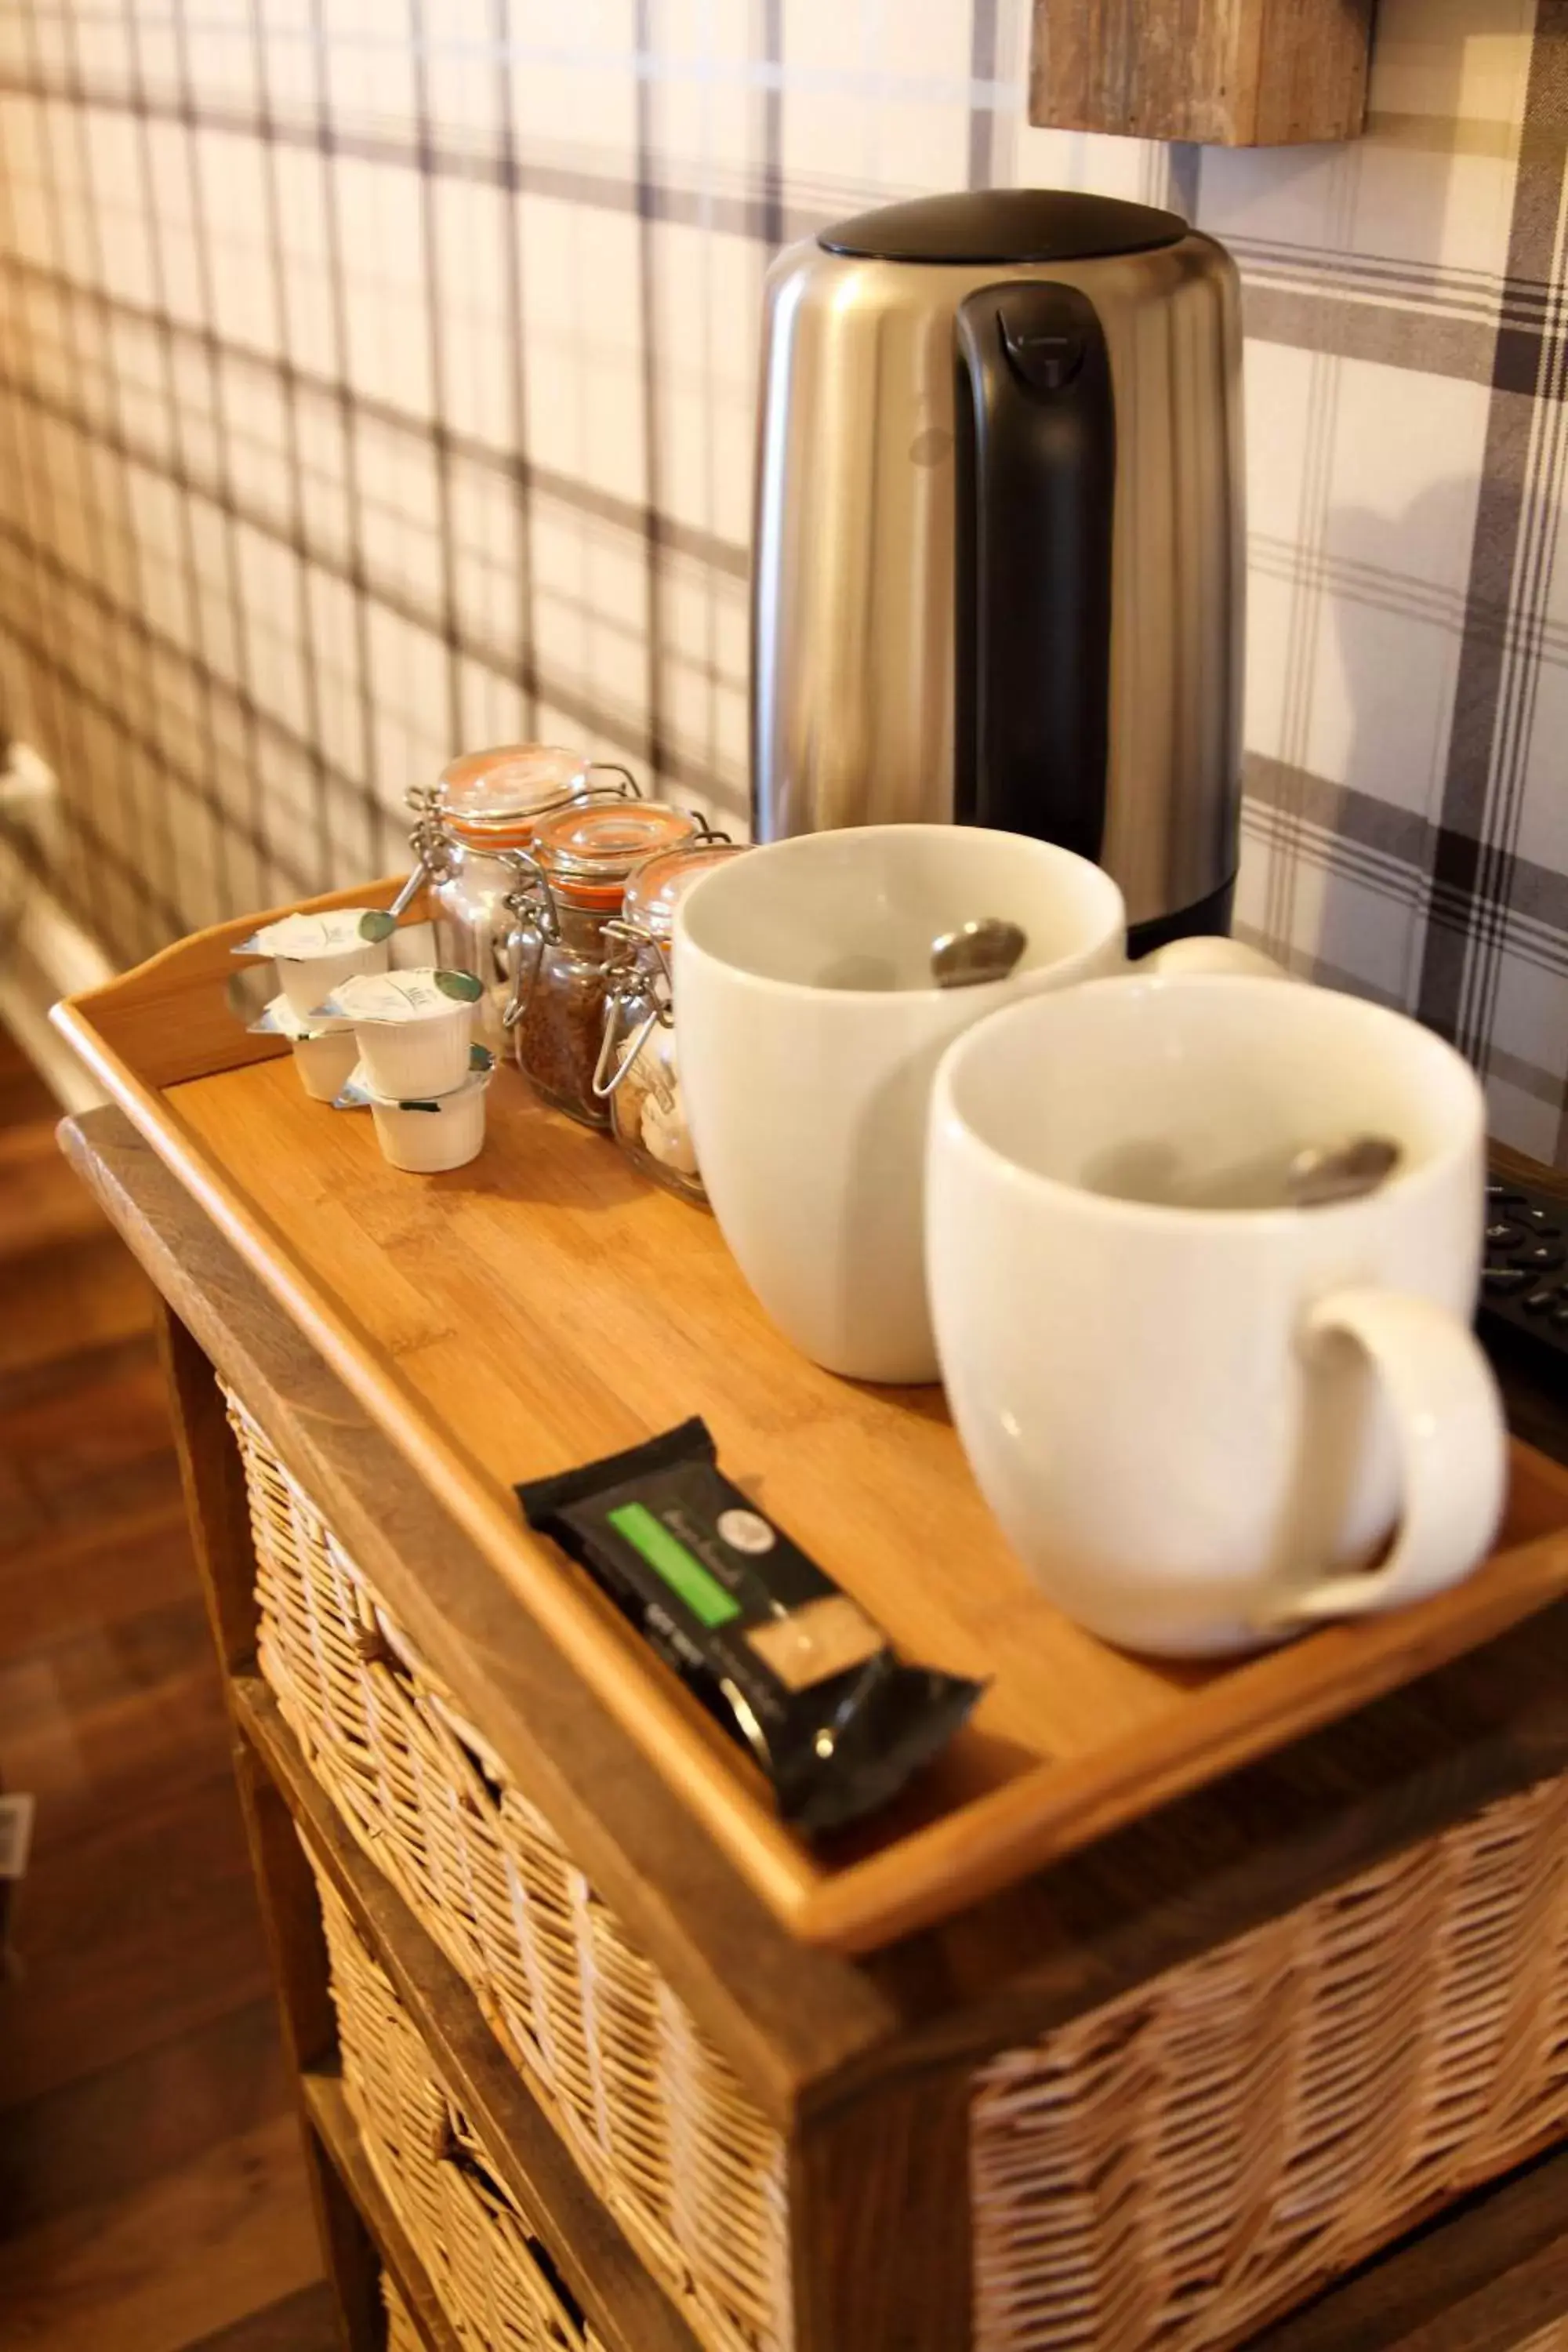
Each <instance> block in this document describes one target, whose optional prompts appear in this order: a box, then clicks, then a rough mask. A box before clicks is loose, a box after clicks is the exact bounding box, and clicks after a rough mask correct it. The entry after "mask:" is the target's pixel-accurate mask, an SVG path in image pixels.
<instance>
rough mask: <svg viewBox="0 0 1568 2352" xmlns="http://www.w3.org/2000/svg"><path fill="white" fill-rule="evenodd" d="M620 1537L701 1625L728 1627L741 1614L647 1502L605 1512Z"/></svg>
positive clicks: (718, 1583) (712, 1576) (719, 1585)
mask: <svg viewBox="0 0 1568 2352" xmlns="http://www.w3.org/2000/svg"><path fill="white" fill-rule="evenodd" d="M605 1517H606V1518H607V1519H608V1521H609V1523H610V1525H611V1527H613V1528H615V1530H616V1534H617V1535H618V1536H624V1537H625V1538H626V1542H627V1543H629V1544H631V1545H632V1546H633V1547H634V1549H636V1550H637V1551H638V1552H640V1553H641V1555H642V1557H643V1559H646V1560H647V1564H648V1566H649V1567H650V1568H651V1569H652V1570H654V1572H655V1574H656V1575H658V1576H660V1577H662V1578H663V1580H664V1581H665V1583H666V1584H668V1587H669V1589H670V1591H672V1592H674V1593H676V1594H677V1595H679V1598H680V1599H681V1600H682V1601H685V1603H686V1605H687V1607H688V1608H689V1610H690V1612H691V1613H692V1615H693V1616H694V1617H695V1618H696V1620H697V1622H698V1623H699V1624H700V1625H709V1626H711V1625H727V1624H728V1623H729V1622H730V1620H731V1617H738V1616H739V1615H740V1613H741V1604H740V1602H739V1601H737V1600H736V1599H735V1597H734V1595H733V1594H732V1593H730V1592H726V1591H725V1590H724V1587H723V1586H722V1585H721V1583H720V1581H719V1580H718V1578H717V1577H716V1576H714V1575H712V1574H710V1571H709V1570H707V1569H705V1568H704V1567H703V1565H702V1562H701V1561H700V1559H698V1557H697V1555H696V1553H695V1552H689V1551H688V1550H687V1549H686V1546H685V1545H684V1544H683V1543H682V1542H681V1541H680V1540H679V1538H678V1537H676V1536H672V1535H671V1534H670V1532H669V1529H668V1528H667V1527H666V1526H665V1524H664V1522H663V1520H662V1519H657V1518H655V1517H654V1515H653V1513H652V1512H651V1511H650V1510H649V1509H648V1507H647V1504H646V1503H622V1504H621V1505H620V1507H619V1508H618V1509H616V1510H614V1511H609V1512H606V1513H605Z"/></svg>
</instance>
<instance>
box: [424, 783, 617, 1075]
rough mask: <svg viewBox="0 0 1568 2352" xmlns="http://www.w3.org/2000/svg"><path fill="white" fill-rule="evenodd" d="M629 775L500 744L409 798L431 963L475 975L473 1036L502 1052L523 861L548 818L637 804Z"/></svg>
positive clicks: (447, 969)
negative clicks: (592, 804)
mask: <svg viewBox="0 0 1568 2352" xmlns="http://www.w3.org/2000/svg"><path fill="white" fill-rule="evenodd" d="M590 797H592V798H594V799H595V800H597V799H601V798H603V799H609V800H621V799H635V798H636V797H637V785H636V783H635V782H633V780H632V776H631V773H630V772H629V771H628V770H627V769H626V768H621V767H617V766H615V765H613V764H612V763H611V762H609V761H602V760H590V759H588V758H587V757H586V756H585V754H584V753H583V752H581V751H566V750H563V748H562V747H561V746H560V745H558V744H553V743H501V744H498V745H496V746H494V747H493V748H492V749H490V750H489V751H466V752H464V753H463V755H462V756H461V758H459V759H456V760H453V761H449V762H448V764H447V766H446V767H445V768H443V769H442V771H441V773H440V774H439V776H438V777H437V780H436V782H435V784H434V786H433V787H432V788H431V789H430V790H429V791H427V792H420V793H410V795H409V802H410V805H411V806H412V807H413V808H414V809H415V810H416V813H417V816H418V823H417V824H416V827H415V830H414V833H413V835H412V836H411V839H412V843H413V846H414V849H415V852H416V856H417V857H418V860H419V866H420V869H421V870H422V871H423V872H424V873H425V874H426V876H427V877H429V881H430V908H431V916H432V919H433V921H434V923H435V927H436V952H435V961H436V962H437V964H439V965H441V966H442V967H443V969H445V970H446V971H471V972H472V973H473V974H474V976H475V978H476V979H477V980H479V982H481V984H482V986H483V988H484V990H485V994H484V996H483V998H482V999H481V1000H480V1003H479V1013H478V1015H477V1017H476V1024H475V1034H476V1035H478V1036H479V1037H481V1038H483V1040H484V1042H485V1043H486V1044H487V1045H489V1046H491V1047H492V1049H493V1048H495V1047H497V1046H499V1045H500V1043H501V1034H500V1032H501V1013H502V1011H503V1009H504V1007H505V1004H506V1000H507V995H508V992H509V987H510V982H509V977H508V970H507V941H508V939H509V937H510V932H511V928H512V920H513V917H512V911H511V908H510V906H509V905H508V903H507V902H508V898H509V897H510V894H511V893H513V892H515V891H516V890H517V889H518V888H519V887H520V886H521V884H522V883H523V882H525V881H526V880H527V879H528V878H529V876H528V872H527V869H525V868H524V867H523V866H521V865H520V863H519V859H518V853H519V852H520V851H524V850H526V849H527V848H528V846H529V845H530V843H531V841H532V839H533V833H534V827H535V826H536V825H537V824H538V822H539V820H540V818H541V817H542V816H546V815H548V814H551V812H552V811H553V810H555V809H559V808H564V807H566V806H568V805H569V804H570V803H572V802H574V801H576V800H582V799H585V798H590Z"/></svg>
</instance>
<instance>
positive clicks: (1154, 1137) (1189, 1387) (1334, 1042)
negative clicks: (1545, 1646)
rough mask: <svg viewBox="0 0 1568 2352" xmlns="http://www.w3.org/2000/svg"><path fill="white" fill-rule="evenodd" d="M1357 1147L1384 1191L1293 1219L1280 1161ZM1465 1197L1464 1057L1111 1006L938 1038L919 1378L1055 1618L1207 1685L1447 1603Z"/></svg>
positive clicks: (1485, 1472)
mask: <svg viewBox="0 0 1568 2352" xmlns="http://www.w3.org/2000/svg"><path fill="white" fill-rule="evenodd" d="M1366 1134H1372V1135H1380V1136H1386V1137H1389V1138H1391V1139H1393V1140H1394V1141H1395V1142H1396V1143H1397V1144H1398V1145H1399V1147H1400V1150H1401V1155H1402V1157H1401V1161H1400V1164H1399V1166H1398V1167H1397V1169H1396V1171H1395V1172H1394V1176H1393V1177H1392V1178H1391V1179H1390V1181H1387V1182H1386V1183H1384V1184H1383V1185H1382V1186H1381V1187H1380V1188H1379V1189H1378V1190H1376V1191H1375V1192H1371V1193H1368V1194H1366V1195H1364V1196H1363V1198H1361V1199H1357V1200H1349V1201H1343V1202H1339V1203H1337V1204H1334V1205H1330V1206H1322V1207H1316V1208H1304V1209H1302V1208H1294V1207H1291V1206H1289V1205H1285V1204H1283V1196H1282V1190H1281V1178H1282V1176H1283V1173H1284V1171H1285V1170H1286V1169H1287V1167H1288V1166H1289V1161H1290V1159H1291V1158H1292V1156H1293V1155H1294V1154H1295V1153H1296V1152H1297V1151H1298V1150H1301V1149H1303V1148H1306V1147H1309V1146H1312V1145H1319V1144H1328V1145H1332V1144H1334V1143H1336V1142H1340V1141H1343V1140H1345V1139H1349V1138H1352V1137H1354V1136H1357V1135H1366ZM1484 1184H1485V1107H1484V1101H1483V1097H1482V1095H1481V1090H1480V1087H1479V1085H1478V1083H1477V1081H1476V1078H1475V1076H1473V1074H1472V1072H1471V1071H1470V1070H1469V1068H1468V1066H1467V1065H1466V1064H1465V1063H1464V1062H1463V1061H1462V1060H1461V1058H1460V1056H1459V1055H1458V1054H1456V1053H1455V1052H1454V1050H1453V1048H1452V1047H1451V1046H1448V1045H1445V1044H1443V1042H1442V1041H1441V1039H1439V1038H1437V1037H1435V1036H1433V1035H1431V1034H1430V1033H1429V1032H1428V1031H1426V1030H1425V1029H1423V1028H1421V1027H1420V1026H1419V1024H1417V1023H1415V1022H1414V1021H1411V1020H1407V1019H1406V1018H1405V1016H1404V1015H1403V1014H1401V1013H1391V1012H1388V1011H1386V1010H1384V1007H1382V1006H1381V1005H1376V1004H1368V1003H1363V1002H1362V1001H1361V1000H1360V999H1358V998H1355V997H1351V996H1343V995H1340V994H1337V993H1336V992H1333V991H1331V990H1328V989H1319V988H1293V987H1283V988H1282V987H1280V986H1279V985H1278V984H1277V983H1269V982H1257V981H1252V980H1234V979H1232V980H1224V981H1215V980H1213V979H1202V978H1198V979H1193V978H1185V979H1177V978H1169V979H1143V978H1142V977H1141V976H1138V975H1133V976H1131V977H1127V978H1122V979H1118V980H1107V981H1103V982H1093V983H1091V984H1090V985H1089V986H1088V987H1085V988H1079V989H1075V990H1073V991H1072V992H1070V994H1068V995H1066V996H1062V997H1058V998H1053V999H1052V1000H1051V1001H1050V1002H1049V1003H1038V1004H1026V1005H1020V1006H1017V1007H1016V1008H1015V1009H1014V1010H1012V1011H1010V1012H1007V1013H1002V1014H1001V1015H999V1016H998V1018H997V1019H996V1020H994V1021H993V1022H990V1023H988V1024H986V1026H985V1028H984V1030H983V1031H982V1030H977V1031H975V1032H974V1033H973V1034H971V1035H969V1036H967V1037H964V1038H963V1039H961V1040H960V1041H959V1043H958V1044H957V1045H954V1047H953V1048H952V1051H951V1052H950V1053H949V1054H948V1055H947V1057H946V1058H945V1060H944V1061H943V1064H942V1068H941V1070H940V1072H939V1073H938V1076H937V1081H936V1087H935V1092H934V1097H933V1101H932V1108H931V1167H930V1175H929V1195H928V1197H929V1244H930V1276H931V1302H932V1309H933V1313H934V1317H935V1321H936V1329H937V1336H938V1339H939V1342H940V1346H941V1351H942V1376H943V1378H944V1380H945V1381H946V1383H947V1391H948V1398H949V1402H951V1404H952V1414H953V1419H954V1421H955V1422H956V1423H957V1425H958V1432H959V1435H960V1437H961V1438H962V1440H963V1447H964V1451H965V1453H966V1454H968V1456H969V1461H970V1465H971V1466H972V1468H973V1471H974V1475H975V1477H976V1478H977V1480H978V1481H979V1484H980V1487H981V1490H982V1492H983V1493H984V1496H985V1498H986V1501H987V1502H988V1503H989V1504H990V1506H991V1507H992V1509H993V1510H994V1513H995V1514H996V1517H997V1518H998V1519H999V1520H1000V1521H1001V1524H1002V1527H1003V1528H1004V1530H1005V1533H1006V1534H1007V1536H1008V1538H1010V1540H1011V1542H1012V1544H1013V1546H1014V1549H1016V1551H1017V1552H1018V1554H1019V1556H1020V1557H1021V1559H1023V1560H1024V1562H1025V1564H1026V1566H1027V1567H1028V1568H1029V1570H1031V1572H1032V1573H1033V1575H1034V1577H1035V1579H1036V1580H1037V1583H1038V1584H1039V1585H1040V1586H1041V1587H1042V1588H1043V1589H1044V1591H1046V1592H1047V1594H1048V1595H1049V1596H1050V1598H1051V1599H1053V1600H1054V1601H1057V1602H1058V1605H1059V1606H1060V1607H1061V1608H1062V1609H1063V1610H1064V1611H1065V1612H1067V1613H1068V1615H1069V1616H1071V1617H1074V1618H1076V1619H1078V1620H1079V1622H1080V1623H1082V1624H1085V1625H1088V1626H1089V1628H1090V1629H1091V1631H1093V1632H1095V1633H1100V1634H1101V1635H1102V1636H1103V1637H1104V1638H1105V1639H1107V1640H1109V1641H1113V1642H1118V1643H1124V1644H1126V1645H1127V1646H1128V1647H1131V1648H1133V1649H1143V1650H1150V1651H1154V1652H1158V1653H1163V1654H1222V1653H1224V1652H1226V1651H1233V1650H1242V1649H1247V1648H1249V1647H1253V1646H1256V1645H1257V1644H1258V1643H1261V1642H1264V1641H1268V1640H1269V1639H1273V1638H1278V1636H1279V1633H1280V1632H1281V1631H1282V1630H1287V1629H1289V1628H1291V1627H1293V1626H1299V1625H1300V1624H1303V1623H1307V1622H1313V1621H1315V1620H1318V1619H1321V1618H1324V1617H1331V1616H1339V1615H1354V1614H1363V1613H1365V1612H1370V1611H1374V1610H1379V1609H1387V1608H1391V1607H1394V1605H1395V1604H1396V1603H1399V1602H1402V1601H1411V1600H1416V1599H1419V1598H1421V1597H1422V1596H1423V1595H1424V1594H1426V1593H1429V1592H1433V1591H1438V1590H1440V1589H1441V1588H1442V1587H1443V1586H1444V1585H1447V1584H1451V1583H1453V1582H1455V1581H1457V1580H1458V1578H1460V1577H1461V1576H1463V1575H1464V1574H1466V1573H1467V1572H1468V1570H1469V1569H1470V1568H1471V1567H1473V1566H1474V1565H1475V1563H1476V1562H1477V1561H1478V1560H1479V1559H1480V1558H1481V1556H1482V1555H1483V1554H1484V1552H1485V1551H1486V1549H1487V1546H1488V1544H1489V1541H1490V1539H1491V1537H1492V1535H1493V1532H1494V1530H1495V1528H1496V1527H1497V1523H1498V1518H1499V1515H1500V1510H1501V1507H1502V1497H1503V1490H1504V1483H1505V1466H1506V1441H1505V1435H1504V1430H1503V1422H1502V1414H1501V1411H1500V1405H1499V1402H1498V1395H1497V1388H1496V1384H1495V1382H1494V1381H1493V1379H1492V1376H1491V1372H1490V1370H1489V1366H1488V1364H1487V1361H1486V1359H1485V1357H1484V1356H1483V1354H1482V1353H1481V1350H1480V1348H1479V1343H1478V1342H1477V1340H1476V1339H1475V1337H1474V1334H1473V1333H1472V1332H1471V1330H1470V1328H1469V1318H1470V1313H1471V1310H1472V1308H1473V1306H1474V1303H1475V1295H1476V1288H1477V1283H1478V1280H1479V1265H1480V1249H1481V1228H1482V1223H1483V1216H1482V1209H1483V1199H1484ZM1254 1199H1256V1200H1259V1201H1261V1202H1280V1203H1281V1204H1280V1205H1249V1204H1248V1203H1249V1201H1250V1200H1254ZM1396 1526H1397V1533H1396V1534H1395V1535H1394V1541H1393V1544H1392V1547H1391V1549H1389V1550H1388V1552H1387V1553H1386V1556H1384V1557H1383V1558H1381V1559H1380V1558H1379V1549H1380V1547H1381V1546H1382V1545H1383V1544H1384V1542H1385V1540H1386V1539H1387V1538H1389V1536H1390V1534H1391V1532H1392V1531H1393V1530H1394V1528H1395V1527H1396Z"/></svg>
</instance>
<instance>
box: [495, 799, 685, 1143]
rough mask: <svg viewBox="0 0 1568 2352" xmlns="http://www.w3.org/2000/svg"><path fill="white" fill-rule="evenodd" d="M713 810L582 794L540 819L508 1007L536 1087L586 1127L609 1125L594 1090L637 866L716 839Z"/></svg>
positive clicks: (520, 907)
mask: <svg viewBox="0 0 1568 2352" xmlns="http://www.w3.org/2000/svg"><path fill="white" fill-rule="evenodd" d="M719 839H721V835H718V834H715V833H714V832H712V831H711V829H710V826H709V825H708V824H707V822H706V821H705V819H703V818H702V817H700V816H698V815H696V814H694V813H693V812H692V811H691V810H689V809H682V808H672V807H671V806H670V805H669V804H668V803H667V802H664V801H632V802H624V803H605V802H602V801H584V802H578V803H574V804H572V805H571V806H569V807H567V808H563V809H557V810H556V812H555V813H554V814H553V815H552V816H547V817H544V818H543V819H542V821H541V822H540V824H538V825H536V827H535V828H534V835H533V842H532V845H531V848H530V849H529V850H528V851H526V852H525V853H523V857H524V862H525V864H526V866H528V868H529V869H530V870H529V879H528V881H527V883H526V884H525V886H524V887H522V888H521V890H519V891H518V892H516V893H515V894H514V898H513V905H514V907H515V908H516V911H517V914H518V917H519V921H518V924H517V928H516V929H514V930H513V931H512V933H511V936H510V942H509V950H508V954H509V961H510V969H511V974H512V986H511V995H510V1001H509V1003H508V1004H507V1007H506V1012H505V1015H504V1020H505V1025H506V1027H507V1028H509V1029H510V1028H514V1027H515V1029H516V1032H517V1058H518V1064H519V1066H520V1067H521V1070H522V1072H523V1075H524V1076H526V1077H528V1078H529V1079H531V1082H532V1084H533V1087H534V1089H535V1091H536V1092H537V1093H538V1094H540V1095H542V1097H543V1098H544V1100H545V1101H546V1102H548V1103H552V1104H553V1105H554V1107H555V1108H556V1109H557V1110H563V1111H567V1112H569V1113H570V1115H571V1116H572V1118H578V1119H581V1120H582V1121H583V1122H584V1125H585V1126H588V1127H599V1128H605V1127H608V1126H609V1124H610V1113H609V1108H608V1106H607V1105H606V1104H605V1103H604V1102H603V1101H601V1099H600V1098H599V1097H598V1095H597V1094H595V1090H594V1073H595V1070H596V1069H597V1067H598V1063H599V1050H600V1046H601V1045H602V1044H603V1041H604V1034H605V996H606V993H607V992H608V988H609V980H610V966H611V960H612V957H613V956H614V955H615V954H616V952H617V949H616V941H615V940H611V939H608V938H606V936H605V931H606V926H607V925H608V924H610V923H611V922H613V921H614V920H615V919H616V917H618V916H619V914H620V912H621V908H622V902H623V899H624V897H625V894H626V884H627V882H628V880H629V879H630V877H631V876H632V875H633V874H634V873H635V872H636V871H637V867H638V866H643V865H646V864H647V860H648V859H649V858H650V857H653V856H657V855H658V853H659V852H660V851H661V850H668V849H680V848H686V847H689V846H690V845H692V844H693V843H696V842H699V841H717V840H719Z"/></svg>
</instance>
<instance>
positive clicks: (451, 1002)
mask: <svg viewBox="0 0 1568 2352" xmlns="http://www.w3.org/2000/svg"><path fill="white" fill-rule="evenodd" d="M481 993H482V990H481V987H480V983H479V981H478V980H476V979H475V977H474V975H473V973H472V972H471V971H432V970H431V969H430V968H429V967H428V966H425V967H423V968H421V969H417V970H415V971H362V972H355V974H354V975H353V978H352V979H351V980H342V981H339V982H338V983H337V986H336V987H335V988H333V989H332V991H331V993H330V994H329V995H328V996H327V998H326V999H325V1001H324V1002H323V1003H321V1004H319V1005H318V1006H317V1007H316V1008H315V1011H316V1014H317V1015H325V1016H328V1017H331V1016H332V1015H334V1014H335V1015H336V1016H337V1017H338V1018H339V1019H341V1020H344V1021H377V1022H385V1023H387V1024H391V1025H393V1026H395V1027H400V1026H401V1025H402V1024H404V1023H405V1022H408V1021H429V1020H433V1019H435V1018H436V1017H437V1015H438V1014H447V1013H451V1011H452V1010H453V1008H454V1007H455V1006H457V1005H460V1004H474V1003H478V1001H479V996H480V995H481Z"/></svg>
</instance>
